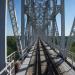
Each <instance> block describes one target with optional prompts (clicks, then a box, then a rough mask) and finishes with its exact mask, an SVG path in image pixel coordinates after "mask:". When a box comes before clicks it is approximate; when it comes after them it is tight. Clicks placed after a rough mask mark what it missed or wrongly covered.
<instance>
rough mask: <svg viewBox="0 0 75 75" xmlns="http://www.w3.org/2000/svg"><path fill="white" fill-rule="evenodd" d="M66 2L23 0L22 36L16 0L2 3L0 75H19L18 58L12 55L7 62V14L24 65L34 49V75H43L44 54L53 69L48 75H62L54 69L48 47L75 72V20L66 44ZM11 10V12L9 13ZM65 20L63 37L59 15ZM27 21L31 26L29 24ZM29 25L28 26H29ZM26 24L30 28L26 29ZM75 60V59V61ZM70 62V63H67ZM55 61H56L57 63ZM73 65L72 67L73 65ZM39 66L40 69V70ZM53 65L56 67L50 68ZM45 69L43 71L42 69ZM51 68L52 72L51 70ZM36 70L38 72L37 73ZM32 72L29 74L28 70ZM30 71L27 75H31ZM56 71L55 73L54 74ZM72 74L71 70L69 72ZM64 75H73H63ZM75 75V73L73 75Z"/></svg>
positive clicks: (0, 14) (7, 0) (63, 22)
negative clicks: (59, 27) (16, 67)
mask: <svg viewBox="0 0 75 75" xmlns="http://www.w3.org/2000/svg"><path fill="white" fill-rule="evenodd" d="M64 3H65V0H21V35H20V34H19V31H18V23H17V18H16V14H17V13H16V11H15V4H14V0H0V37H1V39H0V45H1V46H0V75H15V69H14V68H15V67H14V64H15V61H14V60H13V59H15V54H16V52H14V53H12V54H11V55H9V56H8V57H7V58H6V53H5V52H6V42H7V41H6V32H5V30H6V29H5V27H6V25H5V24H7V12H8V11H9V16H10V20H11V25H12V29H13V33H14V36H15V38H16V44H17V53H18V54H19V57H20V60H21V61H24V60H25V59H26V57H27V55H28V53H29V52H30V51H31V49H32V47H33V46H34V49H35V50H36V52H35V59H34V61H35V62H34V63H33V64H35V65H34V66H33V68H32V69H33V70H34V73H32V74H31V75H42V71H43V70H41V63H40V61H41V60H42V59H41V54H40V53H41V52H40V50H41V49H40V48H41V46H42V49H43V56H45V57H44V58H45V59H46V64H48V65H49V67H48V70H47V71H48V72H47V73H45V75H50V74H51V75H60V73H58V72H57V70H56V69H55V66H53V61H52V57H51V56H50V54H49V52H48V51H47V49H46V45H47V46H49V47H50V49H52V50H53V51H55V52H56V53H57V55H58V56H60V58H62V60H64V61H65V62H66V63H67V64H68V65H69V66H70V67H71V69H72V70H75V65H73V63H74V59H75V57H74V53H72V52H70V48H71V45H72V42H75V19H74V21H73V25H72V28H71V32H70V34H69V36H68V39H67V41H66V40H65V38H66V37H65V6H64ZM7 9H8V10H7ZM58 14H60V15H61V17H60V19H61V35H59V30H58V23H57V19H56V17H57V15H58ZM25 16H26V17H27V22H26V21H25V20H26V19H25ZM25 22H26V23H25ZM25 24H26V25H25ZM71 56H72V58H71ZM67 58H69V60H70V61H67ZM30 59H32V58H30ZM54 60H55V59H54ZM71 62H72V63H71ZM36 65H37V66H36ZM50 65H52V67H51V66H50ZM42 68H43V67H42ZM50 68H51V70H49V69H50ZM35 69H36V70H35ZM28 71H29V70H28ZM28 71H27V75H30V74H28ZM51 71H52V72H51ZM68 72H69V70H68ZM63 75H72V74H71V73H70V74H63ZM73 75H75V73H74V74H73Z"/></svg>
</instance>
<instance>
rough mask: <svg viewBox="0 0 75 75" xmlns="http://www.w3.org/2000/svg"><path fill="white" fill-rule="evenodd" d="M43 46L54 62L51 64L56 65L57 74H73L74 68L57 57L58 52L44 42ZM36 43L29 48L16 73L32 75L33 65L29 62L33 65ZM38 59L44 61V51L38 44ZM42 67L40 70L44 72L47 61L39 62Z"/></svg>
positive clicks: (74, 73) (18, 74)
mask: <svg viewBox="0 0 75 75" xmlns="http://www.w3.org/2000/svg"><path fill="white" fill-rule="evenodd" d="M43 44H44V46H45V48H46V49H47V51H48V53H49V55H50V57H51V59H52V62H54V63H53V64H55V65H56V67H57V71H58V73H59V75H61V74H62V75H75V71H74V69H72V68H71V67H70V66H69V65H68V64H67V63H66V62H65V61H64V60H63V59H62V58H61V57H58V54H57V53H56V52H55V51H54V50H52V49H51V48H50V47H49V46H48V45H47V44H46V43H44V42H43ZM35 47H36V45H34V46H33V47H32V49H31V51H30V52H29V54H28V57H27V58H26V59H25V60H24V62H23V64H22V65H21V67H20V69H19V72H18V73H17V74H16V75H33V72H34V71H33V69H34V67H33V66H31V67H29V64H33V65H34V60H35V56H36V50H35ZM39 50H40V59H41V60H40V61H41V62H42V61H44V60H45V57H44V53H43V49H42V47H41V45H40V48H39ZM41 65H42V66H41V67H42V68H41V70H42V72H44V70H45V69H46V67H47V63H46V62H44V63H42V64H41Z"/></svg>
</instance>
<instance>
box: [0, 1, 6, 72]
mask: <svg viewBox="0 0 75 75" xmlns="http://www.w3.org/2000/svg"><path fill="white" fill-rule="evenodd" d="M5 5H6V0H0V71H1V70H2V69H3V68H4V67H5Z"/></svg>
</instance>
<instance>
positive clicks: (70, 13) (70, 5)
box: [7, 0, 75, 36]
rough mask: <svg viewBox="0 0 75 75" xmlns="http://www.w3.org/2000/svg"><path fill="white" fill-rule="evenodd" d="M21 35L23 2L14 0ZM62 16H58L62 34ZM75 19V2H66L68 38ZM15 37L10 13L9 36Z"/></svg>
mask: <svg viewBox="0 0 75 75" xmlns="http://www.w3.org/2000/svg"><path fill="white" fill-rule="evenodd" d="M14 1H15V2H14V3H15V10H16V16H17V23H18V31H19V34H20V32H21V30H20V29H21V0H14ZM59 15H60V14H58V15H57V25H58V30H59V34H61V24H60V17H59ZM74 17H75V0H65V35H66V36H68V35H69V34H70V31H71V27H72V25H73V20H74ZM11 35H13V31H12V25H11V20H10V16H9V12H8V15H7V36H11Z"/></svg>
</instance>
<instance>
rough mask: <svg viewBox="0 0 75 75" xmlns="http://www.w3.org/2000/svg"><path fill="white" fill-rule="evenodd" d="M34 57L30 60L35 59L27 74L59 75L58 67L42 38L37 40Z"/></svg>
mask: <svg viewBox="0 0 75 75" xmlns="http://www.w3.org/2000/svg"><path fill="white" fill-rule="evenodd" d="M33 57H34V59H33V60H32V59H31V61H30V63H31V62H32V61H33V63H32V64H33V65H32V66H30V67H29V68H28V70H27V74H26V75H58V72H57V70H56V67H55V66H54V64H53V62H52V60H51V58H50V55H49V53H48V51H47V50H46V47H45V46H44V44H43V42H42V41H41V40H38V41H37V44H36V47H35V50H34V52H33V56H32V58H33Z"/></svg>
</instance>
